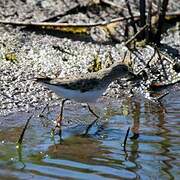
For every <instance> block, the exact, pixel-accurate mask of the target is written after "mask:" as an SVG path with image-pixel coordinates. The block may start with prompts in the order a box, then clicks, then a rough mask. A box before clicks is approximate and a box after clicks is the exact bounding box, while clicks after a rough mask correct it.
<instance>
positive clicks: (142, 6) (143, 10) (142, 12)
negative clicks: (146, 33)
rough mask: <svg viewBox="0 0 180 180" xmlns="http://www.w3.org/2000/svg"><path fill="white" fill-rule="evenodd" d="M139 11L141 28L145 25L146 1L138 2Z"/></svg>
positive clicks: (140, 0)
mask: <svg viewBox="0 0 180 180" xmlns="http://www.w3.org/2000/svg"><path fill="white" fill-rule="evenodd" d="M139 3H140V4H139V8H140V9H139V11H140V22H141V27H143V26H144V25H145V24H146V1H145V0H139Z"/></svg>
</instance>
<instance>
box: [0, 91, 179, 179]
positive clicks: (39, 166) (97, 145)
mask: <svg viewBox="0 0 180 180" xmlns="http://www.w3.org/2000/svg"><path fill="white" fill-rule="evenodd" d="M162 104H163V106H158V105H156V104H154V103H151V102H149V101H142V100H141V101H140V100H133V102H132V100H131V99H126V100H124V101H123V105H119V104H118V102H115V101H114V102H112V103H111V104H110V103H107V104H106V105H102V106H101V105H100V104H99V105H98V108H97V109H98V111H99V113H101V115H102V118H101V120H100V121H97V122H96V123H95V124H94V125H93V126H92V128H91V129H90V131H89V133H88V135H86V136H83V133H84V132H85V130H86V128H87V126H86V125H83V124H82V123H80V122H81V121H83V119H87V122H88V121H90V120H91V121H93V118H92V116H91V115H89V113H88V112H87V111H84V108H82V107H80V109H79V112H78V111H77V109H74V108H72V109H68V107H69V106H70V105H67V108H66V109H65V115H64V117H65V118H66V122H69V123H65V124H64V126H63V131H62V138H63V139H59V136H57V135H56V136H55V137H54V138H52V137H51V136H50V129H51V127H52V126H53V124H52V121H50V119H53V118H54V117H55V113H54V112H53V111H52V112H51V113H50V114H48V118H49V120H47V119H45V118H38V117H37V116H36V115H34V117H33V118H32V119H31V122H30V125H29V127H28V129H27V131H26V134H25V138H24V141H23V146H22V149H21V151H20V150H19V151H17V150H16V144H15V142H16V140H17V139H18V136H19V134H20V132H21V131H22V127H23V125H24V124H25V121H26V119H27V118H28V117H29V116H30V115H31V113H17V114H12V115H9V116H7V117H4V118H1V123H0V127H1V131H0V179H40V178H43V179H93V178H94V179H163V180H164V179H180V171H179V167H180V135H179V132H180V126H179V125H180V91H176V92H175V93H174V94H170V95H168V96H166V97H165V98H164V100H163V103H162ZM105 106H107V107H105ZM78 108H79V107H78ZM75 113H79V114H78V115H77V114H75ZM88 118H89V119H90V120H89V119H88ZM76 119H78V121H77V122H78V123H72V122H73V121H76ZM79 119H80V121H79ZM7 123H8V127H7ZM129 126H130V127H131V128H132V129H133V130H134V131H136V132H139V133H140V136H139V138H138V139H136V140H131V139H130V137H131V136H132V135H133V134H132V131H131V132H130V134H129V137H128V140H127V145H126V151H124V149H123V146H122V144H123V141H124V137H125V134H126V131H127V129H128V127H129Z"/></svg>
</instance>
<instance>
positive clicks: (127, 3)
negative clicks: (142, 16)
mask: <svg viewBox="0 0 180 180" xmlns="http://www.w3.org/2000/svg"><path fill="white" fill-rule="evenodd" d="M125 2H126V6H127V8H128V11H129V15H130V17H131V21H132V26H133V29H134V33H137V28H136V23H135V21H134V16H133V14H132V11H131V7H130V4H129V1H128V0H125Z"/></svg>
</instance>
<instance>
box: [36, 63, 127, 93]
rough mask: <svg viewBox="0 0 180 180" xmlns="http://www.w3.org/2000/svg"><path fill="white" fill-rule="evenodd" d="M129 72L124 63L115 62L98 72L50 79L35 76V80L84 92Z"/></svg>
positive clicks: (106, 84)
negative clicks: (69, 77) (78, 76)
mask: <svg viewBox="0 0 180 180" xmlns="http://www.w3.org/2000/svg"><path fill="white" fill-rule="evenodd" d="M128 73H129V70H128V67H127V66H126V65H125V64H119V63H115V64H113V65H112V66H111V67H109V68H107V69H102V70H100V71H98V72H94V73H89V74H86V75H85V76H84V77H80V78H75V79H58V78H57V79H51V78H47V77H40V78H37V79H36V81H37V82H41V83H44V84H51V85H55V86H61V87H63V88H65V89H71V90H80V92H82V93H83V92H86V91H89V90H93V89H103V88H104V87H107V86H108V85H109V84H110V83H111V82H112V81H113V80H115V79H117V78H118V77H122V76H124V75H127V74H128Z"/></svg>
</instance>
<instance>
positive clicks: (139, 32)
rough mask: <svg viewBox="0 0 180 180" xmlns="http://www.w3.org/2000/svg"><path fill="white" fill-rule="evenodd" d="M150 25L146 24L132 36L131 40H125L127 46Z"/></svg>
mask: <svg viewBox="0 0 180 180" xmlns="http://www.w3.org/2000/svg"><path fill="white" fill-rule="evenodd" d="M147 27H148V25H147V24H146V25H145V26H144V27H142V28H141V29H140V30H139V31H138V32H137V33H136V34H135V35H134V36H132V37H131V38H130V39H129V40H127V41H126V42H125V45H126V46H127V45H128V44H129V43H131V42H132V41H133V40H134V39H135V38H136V37H137V36H138V35H139V34H141V33H142V32H143V31H144V30H145V29H146V28H147Z"/></svg>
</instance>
